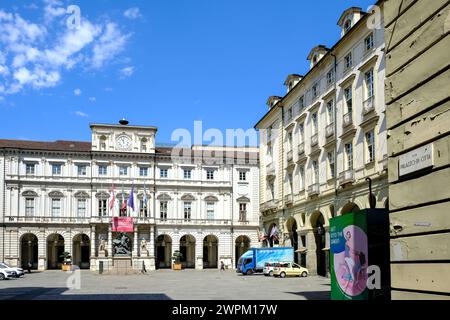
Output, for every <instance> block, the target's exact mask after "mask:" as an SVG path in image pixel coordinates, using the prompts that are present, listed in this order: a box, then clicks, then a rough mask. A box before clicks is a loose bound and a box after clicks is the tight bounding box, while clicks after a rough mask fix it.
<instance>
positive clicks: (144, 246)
mask: <svg viewBox="0 0 450 320" xmlns="http://www.w3.org/2000/svg"><path fill="white" fill-rule="evenodd" d="M141 257H148V249H147V240H145V239H142V240H141Z"/></svg>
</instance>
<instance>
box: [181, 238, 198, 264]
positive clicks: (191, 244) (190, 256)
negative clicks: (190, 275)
mask: <svg viewBox="0 0 450 320" xmlns="http://www.w3.org/2000/svg"><path fill="white" fill-rule="evenodd" d="M180 252H181V254H182V255H183V257H182V259H181V264H182V265H183V267H184V268H187V269H193V268H195V238H194V236H192V235H190V234H187V235H184V236H182V237H181V239H180Z"/></svg>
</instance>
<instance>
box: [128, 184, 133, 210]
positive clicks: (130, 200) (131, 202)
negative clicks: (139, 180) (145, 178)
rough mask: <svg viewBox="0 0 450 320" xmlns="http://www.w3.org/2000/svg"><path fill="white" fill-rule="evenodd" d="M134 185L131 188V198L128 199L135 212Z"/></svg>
mask: <svg viewBox="0 0 450 320" xmlns="http://www.w3.org/2000/svg"><path fill="white" fill-rule="evenodd" d="M133 190H134V185H133V186H132V187H131V193H130V198H129V199H128V206H129V207H130V208H131V209H133V211H134V194H133V193H134V192H133Z"/></svg>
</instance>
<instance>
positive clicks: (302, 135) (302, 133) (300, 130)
mask: <svg viewBox="0 0 450 320" xmlns="http://www.w3.org/2000/svg"><path fill="white" fill-rule="evenodd" d="M298 133H299V134H300V143H302V142H304V141H305V125H304V124H303V123H301V124H300V126H299V127H298Z"/></svg>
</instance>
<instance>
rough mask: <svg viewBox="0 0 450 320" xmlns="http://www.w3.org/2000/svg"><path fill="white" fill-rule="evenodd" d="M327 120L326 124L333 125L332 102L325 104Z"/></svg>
mask: <svg viewBox="0 0 450 320" xmlns="http://www.w3.org/2000/svg"><path fill="white" fill-rule="evenodd" d="M327 118H328V124H332V123H334V100H330V101H328V102H327Z"/></svg>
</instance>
